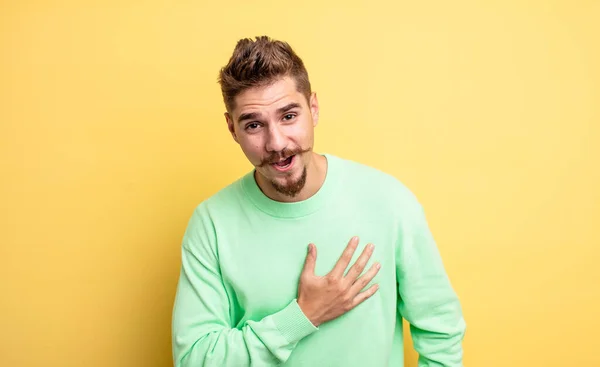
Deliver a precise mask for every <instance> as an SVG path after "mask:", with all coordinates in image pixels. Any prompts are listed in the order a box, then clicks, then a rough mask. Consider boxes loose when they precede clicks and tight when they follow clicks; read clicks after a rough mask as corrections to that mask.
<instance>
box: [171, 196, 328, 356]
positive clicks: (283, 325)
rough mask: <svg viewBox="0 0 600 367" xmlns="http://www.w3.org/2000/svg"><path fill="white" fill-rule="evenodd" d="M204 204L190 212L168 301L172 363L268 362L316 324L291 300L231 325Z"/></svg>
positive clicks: (281, 354) (291, 346) (213, 238)
mask: <svg viewBox="0 0 600 367" xmlns="http://www.w3.org/2000/svg"><path fill="white" fill-rule="evenodd" d="M215 248H216V247H215V236H214V230H213V228H212V225H211V223H210V220H209V216H208V215H207V213H206V209H205V207H204V206H202V205H201V206H200V207H199V208H198V209H197V210H196V211H195V212H194V215H193V216H192V218H191V220H190V222H189V225H188V228H187V230H186V233H185V235H184V239H183V245H182V267H181V273H180V278H179V283H178V286H177V294H176V298H175V304H174V307H173V324H172V332H173V336H172V337H173V362H174V366H175V367H188V366H189V367H191V366H219V367H221V366H250V365H251V364H252V365H257V366H271V365H277V364H280V363H282V362H284V361H285V360H286V359H287V358H288V357H289V355H290V354H291V352H292V350H293V349H294V347H295V346H296V344H297V343H298V341H300V340H301V339H302V338H304V337H306V336H307V335H309V334H311V333H313V332H314V331H316V330H317V328H316V327H315V326H314V325H313V324H312V323H311V322H310V321H309V320H308V318H307V317H306V316H305V315H304V314H303V312H302V311H301V309H300V307H299V306H298V304H297V303H296V301H295V300H293V301H291V302H290V303H289V304H288V306H286V307H285V308H283V309H282V310H280V311H278V312H276V313H274V314H272V315H269V316H267V317H265V318H264V319H262V320H260V321H248V322H246V323H245V325H243V327H241V328H240V329H237V328H234V327H232V325H231V321H230V313H229V300H228V297H227V294H226V292H225V288H224V286H223V283H222V280H221V274H220V271H219V266H218V261H217V254H216V252H215Z"/></svg>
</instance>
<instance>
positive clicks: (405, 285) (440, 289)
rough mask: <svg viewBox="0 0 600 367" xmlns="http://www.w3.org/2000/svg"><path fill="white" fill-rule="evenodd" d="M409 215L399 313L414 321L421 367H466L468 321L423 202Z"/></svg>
mask: <svg viewBox="0 0 600 367" xmlns="http://www.w3.org/2000/svg"><path fill="white" fill-rule="evenodd" d="M409 207H412V208H413V209H412V210H410V213H409V214H408V215H405V216H404V217H403V220H402V223H401V225H400V234H399V242H398V244H397V249H396V267H397V269H396V273H397V277H398V279H397V281H398V295H399V298H398V299H399V301H398V312H399V313H400V315H401V316H402V317H403V318H404V319H405V320H406V321H407V322H408V323H409V325H410V332H411V336H412V340H413V346H414V348H415V350H416V351H417V353H418V355H419V360H418V367H462V366H463V349H462V341H463V338H464V335H465V330H466V323H465V320H464V318H463V314H462V309H461V305H460V302H459V299H458V297H457V295H456V293H455V291H454V289H453V288H452V285H451V284H450V280H449V278H448V276H447V274H446V271H445V269H444V265H443V263H442V259H441V256H440V253H439V251H438V248H437V246H436V243H435V241H434V239H433V237H432V234H431V232H430V230H429V227H428V224H427V222H426V218H425V214H424V212H423V208H422V206H421V205H420V204H419V203H418V202H417V203H415V204H414V205H409Z"/></svg>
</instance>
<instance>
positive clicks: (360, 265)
mask: <svg viewBox="0 0 600 367" xmlns="http://www.w3.org/2000/svg"><path fill="white" fill-rule="evenodd" d="M374 247H375V246H374V245H373V244H372V243H370V244H368V245H367V246H366V247H365V248H364V249H363V251H362V253H361V254H360V257H359V258H358V260H356V262H355V263H354V265H352V267H351V268H350V270H348V273H347V274H346V279H348V280H349V281H351V282H352V283H354V281H355V280H356V278H358V276H359V275H360V274H361V273H362V271H363V270H364V268H365V266H367V262H368V261H369V258H370V257H371V255H372V254H373V248H374Z"/></svg>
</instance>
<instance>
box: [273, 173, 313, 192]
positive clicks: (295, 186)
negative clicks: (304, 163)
mask: <svg viewBox="0 0 600 367" xmlns="http://www.w3.org/2000/svg"><path fill="white" fill-rule="evenodd" d="M305 184H306V167H304V169H302V175H300V178H299V179H298V181H296V182H292V183H291V184H289V185H280V184H278V183H277V182H275V181H271V186H273V188H274V189H275V191H277V192H278V193H280V194H283V195H285V196H289V197H291V198H293V197H295V196H296V195H298V194H299V193H300V191H302V189H303V188H304V185H305Z"/></svg>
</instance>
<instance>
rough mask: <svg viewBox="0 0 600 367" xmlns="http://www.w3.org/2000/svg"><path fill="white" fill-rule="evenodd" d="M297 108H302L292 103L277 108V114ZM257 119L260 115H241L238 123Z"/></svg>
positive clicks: (254, 113)
mask: <svg viewBox="0 0 600 367" xmlns="http://www.w3.org/2000/svg"><path fill="white" fill-rule="evenodd" d="M299 107H302V106H301V105H300V103H297V102H292V103H289V104H287V105H285V106H283V107H280V108H278V109H277V113H278V114H282V113H285V112H288V111H289V110H292V109H294V108H299ZM259 117H260V113H258V112H249V113H242V114H241V115H240V117H239V118H238V123H240V124H241V123H242V122H244V121H246V120H255V119H258V118H259Z"/></svg>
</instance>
